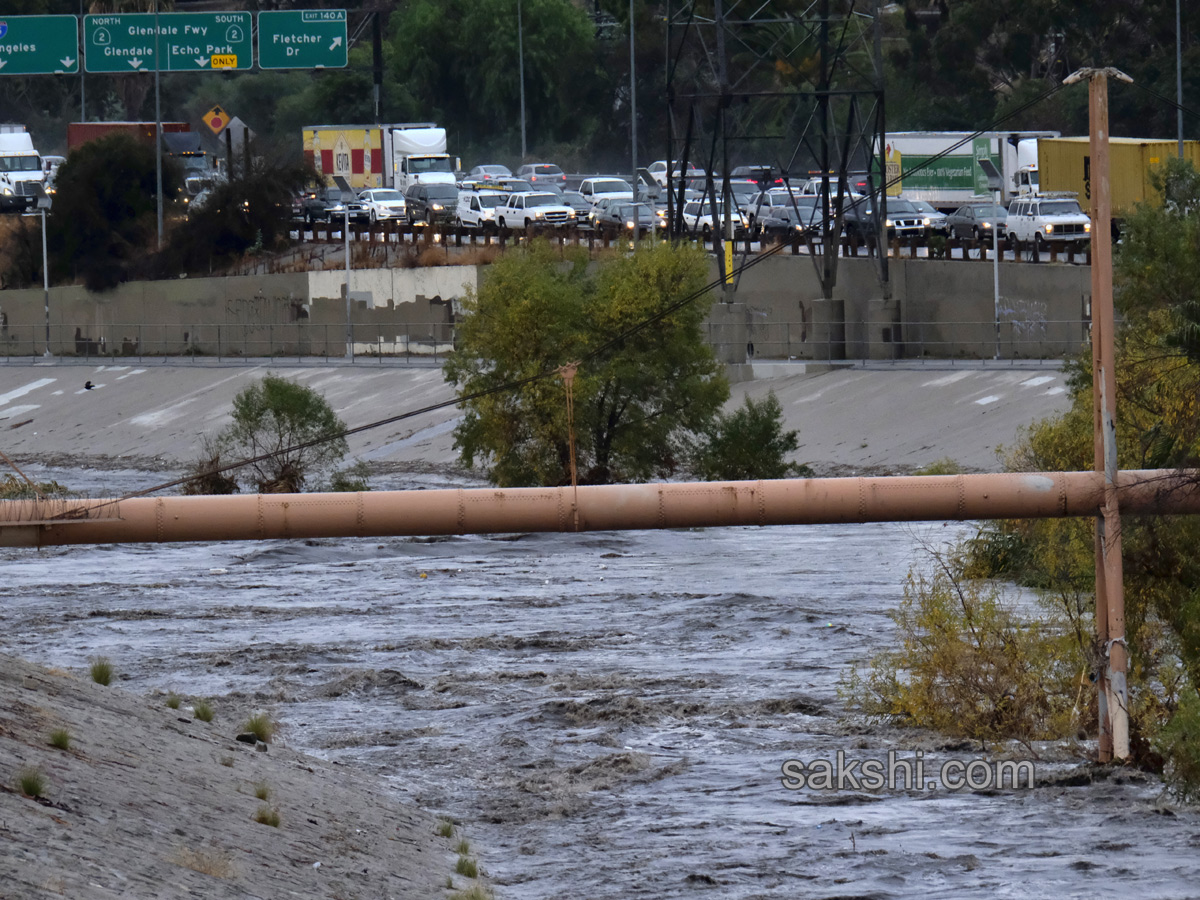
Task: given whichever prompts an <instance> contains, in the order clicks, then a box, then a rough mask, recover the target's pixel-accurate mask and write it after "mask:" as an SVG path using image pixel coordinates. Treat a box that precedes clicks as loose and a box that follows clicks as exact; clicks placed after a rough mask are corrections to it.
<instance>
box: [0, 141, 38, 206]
mask: <svg viewBox="0 0 1200 900" xmlns="http://www.w3.org/2000/svg"><path fill="white" fill-rule="evenodd" d="M45 186H46V173H45V171H44V170H43V168H42V157H41V156H40V155H39V154H38V152H37V150H35V149H34V146H33V138H31V137H30V136H29V132H27V131H26V130H25V126H24V125H0V210H2V211H6V212H8V211H16V212H24V211H25V210H27V209H32V208H33V206H34V205H35V204H36V203H37V198H38V197H39V196H40V195H41V194H42V192H43V191H44V190H45Z"/></svg>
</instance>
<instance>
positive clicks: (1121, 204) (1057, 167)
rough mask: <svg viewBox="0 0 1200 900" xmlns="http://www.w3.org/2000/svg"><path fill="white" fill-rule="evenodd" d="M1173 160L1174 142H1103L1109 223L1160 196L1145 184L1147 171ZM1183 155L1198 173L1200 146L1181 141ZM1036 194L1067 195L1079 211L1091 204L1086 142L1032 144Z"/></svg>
mask: <svg viewBox="0 0 1200 900" xmlns="http://www.w3.org/2000/svg"><path fill="white" fill-rule="evenodd" d="M1178 155H1179V144H1178V142H1177V141H1154V140H1149V139H1143V138H1119V137H1115V138H1109V141H1108V183H1109V186H1110V188H1111V190H1112V214H1113V218H1123V217H1125V216H1128V215H1129V214H1130V213H1132V212H1133V210H1134V207H1136V206H1137V205H1138V204H1139V203H1141V202H1143V201H1148V202H1151V203H1156V202H1160V201H1161V199H1162V198H1161V197H1159V196H1157V195H1156V194H1155V191H1154V189H1153V188H1152V187H1151V185H1150V172H1151V170H1152V169H1154V168H1156V167H1158V166H1161V165H1162V164H1163V163H1165V162H1166V161H1167V160H1168V159H1171V158H1172V157H1175V156H1178ZM1183 155H1184V158H1185V159H1190V160H1191V161H1192V165H1194V166H1195V167H1196V168H1197V169H1200V141H1184V142H1183ZM1038 169H1039V175H1040V179H1041V190H1042V192H1043V193H1045V192H1047V191H1073V192H1074V193H1075V194H1077V195H1078V196H1079V205H1080V206H1082V207H1083V209H1084V211H1085V212H1088V211H1089V206H1090V205H1091V202H1092V151H1091V147H1090V145H1089V143H1088V139H1087V138H1086V137H1068V138H1041V139H1039V140H1038Z"/></svg>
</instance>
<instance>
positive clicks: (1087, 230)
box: [1083, 222, 1092, 234]
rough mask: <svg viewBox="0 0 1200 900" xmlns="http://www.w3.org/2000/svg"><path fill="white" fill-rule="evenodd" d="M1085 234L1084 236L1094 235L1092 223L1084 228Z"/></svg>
mask: <svg viewBox="0 0 1200 900" xmlns="http://www.w3.org/2000/svg"><path fill="white" fill-rule="evenodd" d="M1083 233H1084V234H1091V233H1092V223H1091V222H1088V223H1087V224H1086V225H1084V226H1083Z"/></svg>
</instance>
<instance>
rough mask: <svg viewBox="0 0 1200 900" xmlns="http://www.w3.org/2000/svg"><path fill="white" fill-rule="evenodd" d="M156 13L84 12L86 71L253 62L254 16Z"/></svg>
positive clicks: (234, 65) (226, 66)
mask: <svg viewBox="0 0 1200 900" xmlns="http://www.w3.org/2000/svg"><path fill="white" fill-rule="evenodd" d="M155 18H156V17H155V15H154V13H120V14H114V15H100V16H84V17H83V56H84V65H85V67H86V69H87V71H89V72H103V73H110V74H111V73H114V72H153V71H154V69H155V55H154V50H155V44H156V43H157V45H158V50H159V53H160V54H161V57H160V58H161V62H160V63H159V64H158V70H159V71H160V72H206V71H208V70H209V69H249V68H251V67H252V66H253V65H254V40H253V32H254V28H253V17H252V15H251V14H250V13H248V12H220V13H159V14H158V16H157V19H158V34H157V38H158V39H157V42H156V41H155V25H154V23H155Z"/></svg>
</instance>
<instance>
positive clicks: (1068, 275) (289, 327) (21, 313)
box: [0, 255, 1091, 364]
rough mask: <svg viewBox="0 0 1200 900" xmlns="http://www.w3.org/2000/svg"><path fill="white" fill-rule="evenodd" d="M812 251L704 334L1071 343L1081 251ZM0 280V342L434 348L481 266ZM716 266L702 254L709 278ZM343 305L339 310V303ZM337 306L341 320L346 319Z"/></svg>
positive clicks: (1085, 279) (788, 348)
mask: <svg viewBox="0 0 1200 900" xmlns="http://www.w3.org/2000/svg"><path fill="white" fill-rule="evenodd" d="M816 263H817V261H815V260H814V259H813V258H812V257H807V256H782V255H781V256H778V257H773V258H770V259H764V260H762V261H761V262H759V263H757V264H756V265H754V266H753V267H751V268H748V269H746V270H745V271H744V272H743V273H742V274H741V275H740V276H739V278H738V281H737V283H736V284H735V285H734V286H733V289H732V290H728V291H721V290H718V292H717V295H716V302H714V304H713V308H712V312H711V313H710V315H709V317H708V321H707V323H706V328H707V331H708V338H709V340H710V341H711V343H712V344H713V345H714V347H716V348H717V350H718V353H719V355H720V356H721V358H722V359H723V360H724V361H726V362H728V363H731V364H736V363H743V362H745V361H747V359H748V358H749V359H798V360H826V359H842V358H845V359H923V358H938V359H956V358H963V359H992V358H1000V359H1055V358H1061V357H1062V356H1063V355H1064V354H1069V353H1072V352H1074V351H1075V350H1076V349H1078V347H1079V346H1080V345H1081V344H1083V343H1085V342H1086V340H1087V333H1088V316H1089V311H1090V294H1091V270H1090V268H1089V267H1087V266H1080V265H1067V264H1053V263H1047V264H1041V265H1030V264H1027V263H1011V262H1002V263H1000V264H999V284H1000V293H999V299H998V301H997V298H996V295H995V291H994V287H993V277H994V270H993V264H992V262H990V261H989V262H964V261H948V260H892V261H890V264H889V272H890V280H889V283H888V284H884V283H882V282H881V280H880V278H879V274H878V272H879V270H878V267H877V265H876V263H875V261H874V260H870V259H841V260H839V261H838V280H837V285H836V287H835V289H834V291H833V297H832V298H831V299H825V298H824V297H823V295H822V290H821V283H820V279H819V277H818V272H817V265H816ZM346 277H347V276H346V272H345V271H344V270H336V271H322V272H297V273H287V274H271V275H249V276H236V277H233V276H230V277H214V278H186V279H175V280H170V281H157V282H136V283H133V282H131V283H127V284H123V285H120V286H119V287H118V288H116V289H115V290H113V291H111V292H107V293H92V292H89V291H88V290H86V289H85V288H83V287H82V286H67V287H54V288H51V289H50V290H49V292H48V294H47V293H46V292H43V291H42V290H40V289H27V290H7V291H0V357H8V358H12V357H33V356H41V355H43V354H44V353H45V352H46V351H47V350H48V351H49V352H50V353H51V354H53V355H55V356H79V357H99V358H105V357H144V356H176V355H199V356H213V357H233V358H237V357H288V356H296V357H305V356H318V357H320V356H327V357H339V358H340V357H344V356H346V355H347V349H348V344H351V345H352V347H351V349H352V351H353V354H354V355H355V356H377V357H380V359H381V360H383V359H386V358H396V357H410V358H411V357H432V358H437V357H439V356H442V355H444V354H445V353H446V352H447V351H448V350H449V349H450V348H451V347H452V346H453V338H454V323H455V317H456V315H457V314H458V312H459V310H458V305H457V303H456V301H457V300H458V298H460V297H462V296H463V295H464V293H465V292H466V290H467V289H468V288H471V289H474V288H477V287H478V285H479V283H480V280H481V279H483V278H486V277H487V266H475V265H471V266H435V267H428V268H396V269H360V270H354V271H352V272H351V273H350V303H349V304H348V305H347V302H346ZM715 279H716V270H715V267H714V280H715ZM347 306H348V307H349V310H348V311H347ZM347 315H349V323H347Z"/></svg>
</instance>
